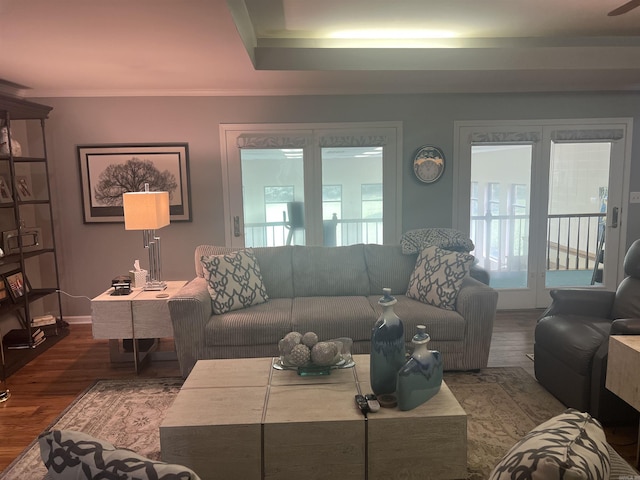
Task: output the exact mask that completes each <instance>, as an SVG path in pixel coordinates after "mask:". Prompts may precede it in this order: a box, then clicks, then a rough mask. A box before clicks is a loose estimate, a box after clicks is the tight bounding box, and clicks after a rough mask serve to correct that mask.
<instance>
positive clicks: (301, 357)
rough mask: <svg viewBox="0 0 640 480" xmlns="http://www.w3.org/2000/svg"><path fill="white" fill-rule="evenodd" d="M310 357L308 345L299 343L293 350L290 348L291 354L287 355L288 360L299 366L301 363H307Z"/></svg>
mask: <svg viewBox="0 0 640 480" xmlns="http://www.w3.org/2000/svg"><path fill="white" fill-rule="evenodd" d="M310 358H311V352H310V351H309V347H307V346H306V345H303V344H302V343H299V344H298V345H296V346H295V347H293V350H291V354H290V355H289V360H290V361H291V363H293V364H294V365H296V366H298V367H301V366H302V365H306V364H307V363H309V359H310Z"/></svg>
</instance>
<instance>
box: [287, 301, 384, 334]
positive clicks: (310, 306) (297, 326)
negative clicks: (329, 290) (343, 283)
mask: <svg viewBox="0 0 640 480" xmlns="http://www.w3.org/2000/svg"><path fill="white" fill-rule="evenodd" d="M377 318H378V317H377V316H376V314H375V312H374V310H373V308H372V307H371V305H370V304H369V302H368V301H367V298H366V297H364V296H362V297H355V296H339V297H296V298H294V299H293V305H292V308H291V321H292V324H293V330H296V331H298V332H300V333H305V332H310V331H311V332H315V333H317V334H318V338H320V340H330V339H332V338H338V337H349V338H351V339H352V340H353V341H360V340H370V339H371V329H372V328H373V325H374V323H375V322H376V319H377Z"/></svg>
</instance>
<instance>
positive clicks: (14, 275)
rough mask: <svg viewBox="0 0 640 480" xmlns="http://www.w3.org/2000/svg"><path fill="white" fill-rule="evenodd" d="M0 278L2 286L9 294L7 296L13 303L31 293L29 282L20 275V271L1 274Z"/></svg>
mask: <svg viewBox="0 0 640 480" xmlns="http://www.w3.org/2000/svg"><path fill="white" fill-rule="evenodd" d="M2 277H3V278H4V284H5V286H6V289H7V291H8V292H9V296H10V297H11V300H13V301H14V302H16V301H18V300H19V299H20V298H22V297H24V296H25V294H26V293H28V292H31V285H30V284H29V280H27V277H26V276H25V275H24V274H23V273H22V270H20V269H17V270H12V271H10V272H7V273H5V274H3V275H2Z"/></svg>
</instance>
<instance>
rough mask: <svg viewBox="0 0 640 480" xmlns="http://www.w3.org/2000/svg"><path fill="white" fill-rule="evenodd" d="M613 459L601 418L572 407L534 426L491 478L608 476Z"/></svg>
mask: <svg viewBox="0 0 640 480" xmlns="http://www.w3.org/2000/svg"><path fill="white" fill-rule="evenodd" d="M610 470H611V459H610V455H609V450H608V448H607V440H606V437H605V434H604V431H603V430H602V426H601V425H600V423H598V421H597V420H596V419H594V418H592V417H591V415H589V414H588V413H584V412H580V411H578V410H575V409H568V410H566V411H565V412H564V413H561V414H560V415H558V416H556V417H553V418H552V419H551V420H548V421H546V422H544V423H542V424H540V425H538V426H537V427H536V428H534V429H533V430H531V431H530V432H529V433H528V434H527V435H525V436H524V438H523V439H522V440H520V441H519V442H518V443H516V444H515V445H514V446H513V447H512V448H511V449H510V450H509V451H508V452H507V454H506V455H505V456H504V457H503V458H502V460H500V462H499V463H498V465H496V467H495V468H494V469H493V472H491V475H490V476H489V479H490V480H507V479H508V480H513V479H520V478H527V479H529V480H561V479H569V478H570V479H572V480H582V479H584V480H602V479H608V478H609V475H610Z"/></svg>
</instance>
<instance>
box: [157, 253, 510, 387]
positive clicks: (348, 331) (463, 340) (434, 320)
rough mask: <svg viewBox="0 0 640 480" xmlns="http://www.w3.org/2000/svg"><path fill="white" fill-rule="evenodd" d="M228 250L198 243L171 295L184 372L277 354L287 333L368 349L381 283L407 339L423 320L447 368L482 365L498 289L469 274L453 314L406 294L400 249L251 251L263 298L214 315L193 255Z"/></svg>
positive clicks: (409, 263)
mask: <svg viewBox="0 0 640 480" xmlns="http://www.w3.org/2000/svg"><path fill="white" fill-rule="evenodd" d="M234 250H237V249H231V248H226V247H216V246H213V245H201V246H199V247H197V248H196V251H195V270H196V277H195V278H194V279H193V280H192V281H190V282H189V283H188V284H187V285H185V286H184V287H183V288H182V289H181V290H180V291H179V292H178V294H177V295H175V296H174V297H173V298H171V299H170V300H169V312H170V314H171V321H172V323H173V330H174V339H175V345H176V351H177V354H178V360H179V362H180V370H181V373H182V375H183V376H184V377H186V376H187V375H188V374H189V372H190V371H191V369H192V368H193V366H194V365H195V363H196V361H198V360H201V359H212V358H238V357H264V356H277V355H278V349H277V343H278V341H279V340H280V339H281V338H282V337H283V336H284V335H285V334H287V333H288V332H290V331H300V332H302V333H304V332H308V331H313V332H316V333H317V334H318V336H319V338H320V339H321V340H325V339H326V340H328V339H332V338H338V337H350V338H352V339H353V350H352V352H353V353H369V346H370V339H371V329H372V327H373V325H374V323H375V321H376V320H377V318H378V317H379V315H380V313H381V311H382V309H381V308H380V306H379V305H378V303H377V302H378V299H379V298H380V297H381V296H382V289H383V288H384V287H389V288H391V291H392V294H394V295H395V296H396V298H397V299H398V303H397V304H396V306H395V307H394V308H395V312H396V313H397V314H398V316H399V317H400V318H401V319H402V321H403V323H404V327H405V339H406V341H407V344H410V341H411V337H412V336H413V335H414V333H415V331H416V326H417V325H419V324H424V325H426V326H427V332H428V333H429V335H430V336H431V342H430V343H429V346H430V348H431V349H434V350H438V351H440V352H441V353H442V355H443V359H444V367H445V369H447V370H475V369H479V368H482V367H485V366H486V365H487V360H488V356H489V346H490V344H491V335H492V331H493V321H494V318H495V313H496V305H497V300H498V294H497V292H496V291H495V290H494V289H492V288H491V287H489V286H487V285H485V284H483V283H481V282H479V281H477V280H475V279H474V278H471V277H470V276H468V277H466V278H465V279H464V281H463V285H462V289H461V291H460V293H459V295H458V298H457V302H456V308H455V310H444V309H441V308H438V307H435V306H432V305H427V304H424V303H421V302H419V301H416V300H413V299H411V298H407V297H405V295H404V294H405V292H406V291H407V285H408V282H409V277H410V275H411V273H412V271H413V268H414V265H415V261H416V257H417V255H404V254H402V251H401V247H400V246H399V245H362V244H359V245H351V246H345V247H321V246H285V247H269V248H254V249H253V252H254V254H255V257H256V259H257V261H258V264H259V267H260V271H261V274H262V277H263V282H264V286H265V288H266V291H267V294H268V296H269V301H267V302H266V303H262V304H260V305H254V306H251V307H249V308H245V309H242V310H235V311H231V312H228V313H224V314H221V315H214V314H213V312H212V307H211V297H210V295H209V291H208V290H207V282H206V280H205V278H204V276H203V268H202V265H201V263H200V259H201V257H202V256H203V255H219V254H223V253H229V252H232V251H234Z"/></svg>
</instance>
